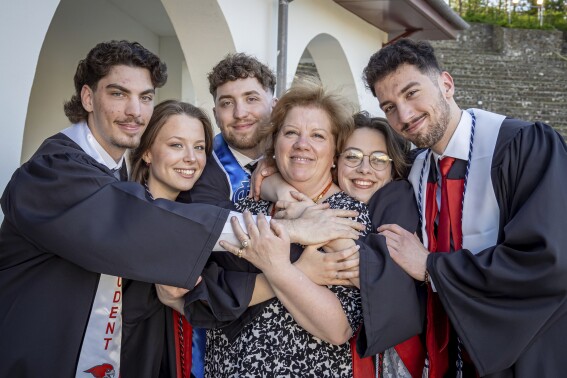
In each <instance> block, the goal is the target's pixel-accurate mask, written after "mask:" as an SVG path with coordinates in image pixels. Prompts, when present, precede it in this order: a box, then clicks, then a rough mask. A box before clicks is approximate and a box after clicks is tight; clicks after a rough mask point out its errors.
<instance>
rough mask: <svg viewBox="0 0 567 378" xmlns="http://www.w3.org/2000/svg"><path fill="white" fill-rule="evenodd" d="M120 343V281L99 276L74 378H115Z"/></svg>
mask: <svg viewBox="0 0 567 378" xmlns="http://www.w3.org/2000/svg"><path fill="white" fill-rule="evenodd" d="M121 341H122V278H120V277H115V276H109V275H107V274H101V275H100V280H99V282H98V287H97V291H96V295H95V298H94V301H93V304H92V308H91V314H90V317H89V321H88V323H87V328H86V331H85V336H84V337H83V344H82V345H81V351H80V353H79V362H78V363H77V370H76V373H75V376H76V377H93V376H95V377H99V376H100V377H105V376H107V375H108V376H118V375H119V373H120V346H121ZM102 373H104V374H102ZM97 374H102V375H97Z"/></svg>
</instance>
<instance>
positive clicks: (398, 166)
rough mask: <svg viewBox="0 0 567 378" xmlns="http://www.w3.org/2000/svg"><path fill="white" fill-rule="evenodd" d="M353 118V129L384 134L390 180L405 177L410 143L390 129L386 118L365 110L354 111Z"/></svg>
mask: <svg viewBox="0 0 567 378" xmlns="http://www.w3.org/2000/svg"><path fill="white" fill-rule="evenodd" d="M353 118H354V129H355V130H356V129H362V128H368V129H371V130H376V131H377V132H379V133H380V134H382V135H383V136H384V139H385V140H386V148H387V149H388V156H390V158H392V180H401V179H404V178H406V177H407V174H408V169H409V163H408V159H407V154H408V153H409V151H410V147H411V146H410V143H409V142H408V141H406V140H405V139H404V138H402V137H401V136H399V135H398V134H396V133H395V132H394V131H393V130H392V128H391V127H390V124H389V123H388V120H386V118H382V117H370V114H368V112H366V111H361V112H358V113H356V114H355V115H354V116H353Z"/></svg>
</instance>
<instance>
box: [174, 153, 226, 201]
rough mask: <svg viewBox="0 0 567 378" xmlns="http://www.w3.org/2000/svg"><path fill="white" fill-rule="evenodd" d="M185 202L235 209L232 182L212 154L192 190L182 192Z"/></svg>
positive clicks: (181, 197) (181, 196)
mask: <svg viewBox="0 0 567 378" xmlns="http://www.w3.org/2000/svg"><path fill="white" fill-rule="evenodd" d="M178 200H182V201H183V202H189V201H191V202H195V203H207V204H209V205H215V206H220V207H224V208H227V209H234V205H233V203H232V199H231V198H230V183H229V181H228V177H227V176H226V172H225V171H224V170H223V169H222V168H221V166H220V165H219V162H218V161H217V160H216V159H215V158H214V157H213V156H211V157H210V158H208V159H207V164H206V165H205V169H204V170H203V174H202V175H201V177H200V178H199V180H197V182H196V183H195V185H194V186H193V188H191V190H190V191H188V192H184V193H181V195H180V198H179V199H178Z"/></svg>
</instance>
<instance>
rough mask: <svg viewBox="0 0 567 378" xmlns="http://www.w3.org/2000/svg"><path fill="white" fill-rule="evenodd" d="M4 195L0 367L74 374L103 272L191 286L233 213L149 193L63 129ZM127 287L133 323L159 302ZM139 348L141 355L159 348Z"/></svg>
mask: <svg viewBox="0 0 567 378" xmlns="http://www.w3.org/2000/svg"><path fill="white" fill-rule="evenodd" d="M1 203H2V210H3V212H4V221H3V223H2V227H1V228H0V272H1V274H0V302H1V303H2V305H1V306H0V319H2V321H1V322H0V333H1V334H2V338H0V350H2V351H3V358H2V363H0V376H21V375H22V374H23V375H32V376H42V375H45V374H46V371H47V372H54V371H57V372H58V373H57V374H58V375H59V376H74V374H75V370H74V369H75V367H76V363H77V358H78V357H77V355H78V352H79V351H80V347H81V342H82V337H83V333H84V329H85V326H86V324H87V321H88V316H89V313H90V310H91V306H92V300H93V298H94V295H95V292H96V287H97V283H98V279H99V277H100V275H99V274H100V273H105V274H110V275H115V276H121V277H124V278H125V279H133V280H138V281H137V282H136V284H140V285H142V284H143V283H142V282H140V281H144V282H157V283H163V284H169V285H174V286H178V287H185V288H188V289H191V288H193V286H194V285H195V282H196V281H197V278H198V276H199V274H200V273H201V270H202V269H203V266H204V264H205V262H206V261H207V258H208V256H209V255H210V251H211V249H212V247H213V245H214V243H215V242H216V240H217V239H218V237H219V235H220V233H221V231H222V229H223V226H224V224H225V222H226V219H227V217H228V210H224V209H220V208H216V207H213V206H209V205H186V204H178V203H174V202H171V201H165V200H158V201H155V202H151V201H149V200H148V199H147V198H146V195H145V190H144V188H143V187H142V186H141V185H139V184H135V183H126V182H117V180H116V179H115V178H114V176H113V175H112V173H111V172H110V171H109V170H108V169H107V168H106V167H105V166H102V165H100V164H98V163H97V162H96V161H94V160H93V159H92V158H90V157H89V156H88V155H87V154H85V153H84V151H82V150H81V149H80V148H79V147H78V146H77V145H76V144H75V143H74V142H72V141H70V140H69V139H68V138H67V137H65V136H63V135H61V134H59V135H58V136H56V137H53V138H50V139H48V140H47V141H46V142H45V143H44V145H43V146H42V147H41V148H40V149H39V150H38V152H37V153H36V154H35V155H34V156H33V157H32V158H31V159H30V161H29V162H28V163H26V164H24V165H23V166H22V167H21V168H19V169H18V170H17V171H16V172H15V174H14V176H13V177H12V179H11V181H10V183H9V184H8V186H7V187H6V190H5V192H4V194H3V196H2V200H1ZM124 281H126V280H124ZM129 292H130V290H125V291H124V292H123V295H124V303H123V304H124V311H126V313H127V314H126V316H125V321H126V322H128V321H129V320H130V319H131V318H132V319H131V320H133V321H139V320H140V319H142V318H139V317H138V316H137V314H142V315H143V316H146V314H147V311H146V309H147V308H156V309H158V311H159V309H161V306H160V305H159V304H156V306H153V305H152V304H146V303H144V302H143V301H144V300H145V298H146V296H143V295H139V293H138V294H136V295H129V294H128V293H129ZM130 300H132V301H130ZM130 306H133V307H136V308H138V307H139V306H142V308H141V310H140V311H139V312H133V311H130V309H131V307H130ZM130 315H131V316H130ZM152 318H153V317H152ZM144 319H145V318H144ZM162 320H163V318H162ZM126 328H127V326H125V329H126ZM151 329H152V330H153V329H154V327H153V326H151ZM155 329H156V330H157V329H158V328H155ZM156 333H158V334H159V333H162V332H156ZM125 337H126V338H128V334H126V335H125ZM130 344H131V343H130ZM46 345H49V346H50V348H46ZM133 347H134V348H135V350H136V351H137V352H136V353H138V355H137V356H138V359H139V360H140V361H150V360H151V359H153V358H154V357H155V356H154V355H153V354H152V353H150V352H149V351H148V350H144V349H143V348H138V347H137V346H135V345H133ZM154 365H155V364H154ZM47 374H52V373H47Z"/></svg>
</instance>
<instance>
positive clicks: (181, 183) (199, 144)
mask: <svg viewBox="0 0 567 378" xmlns="http://www.w3.org/2000/svg"><path fill="white" fill-rule="evenodd" d="M143 159H144V161H145V162H146V163H149V164H150V166H149V167H150V168H149V174H148V180H147V184H148V189H149V190H150V193H152V195H153V196H154V198H166V199H169V200H172V201H174V200H175V199H176V198H177V196H178V195H179V193H180V192H182V191H186V190H189V189H191V188H192V187H193V185H195V182H196V181H197V180H198V179H199V177H200V176H201V173H202V172H203V169H204V167H205V163H206V162H207V155H206V153H205V131H204V129H203V124H202V123H201V121H199V120H198V119H196V118H193V117H189V116H187V115H185V114H176V115H173V116H171V117H169V118H168V119H167V121H166V122H165V123H164V125H163V126H162V128H161V129H160V131H159V132H158V134H157V136H156V139H155V141H154V143H153V144H152V146H151V147H150V149H149V150H148V151H146V153H144V156H143Z"/></svg>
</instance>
